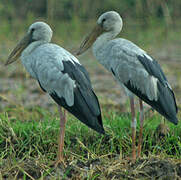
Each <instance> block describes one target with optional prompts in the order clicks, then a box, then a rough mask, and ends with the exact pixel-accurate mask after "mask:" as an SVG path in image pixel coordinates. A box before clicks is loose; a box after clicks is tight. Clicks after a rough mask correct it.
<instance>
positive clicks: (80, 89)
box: [40, 61, 104, 133]
mask: <svg viewBox="0 0 181 180" xmlns="http://www.w3.org/2000/svg"><path fill="white" fill-rule="evenodd" d="M63 65H64V70H63V72H62V73H67V74H68V75H69V76H70V78H71V79H73V80H75V83H76V87H75V89H74V105H73V106H71V107H70V106H68V105H67V103H66V101H65V99H64V98H62V97H61V98H60V97H58V95H57V94H56V93H55V92H54V93H51V94H50V96H51V97H52V98H53V99H54V100H55V102H56V103H57V104H59V105H60V106H63V107H64V108H65V109H67V110H68V111H69V112H70V113H72V114H73V115H74V116H75V117H77V118H78V119H79V120H80V121H82V122H83V123H85V124H86V125H87V126H89V127H90V128H92V129H94V130H96V131H97V132H99V133H104V129H103V124H102V117H101V109H100V105H99V101H98V99H97V96H96V95H95V93H94V91H93V89H92V86H91V82H90V79H89V75H88V72H87V71H86V69H85V68H84V67H83V66H82V65H80V64H78V63H76V62H74V63H72V62H71V61H63ZM40 86H41V85H40Z"/></svg>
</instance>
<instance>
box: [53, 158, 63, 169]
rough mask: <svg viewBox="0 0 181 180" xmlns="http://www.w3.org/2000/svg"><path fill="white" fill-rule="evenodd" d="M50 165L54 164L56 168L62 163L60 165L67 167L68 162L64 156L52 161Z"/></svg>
mask: <svg viewBox="0 0 181 180" xmlns="http://www.w3.org/2000/svg"><path fill="white" fill-rule="evenodd" d="M50 165H51V166H53V167H55V168H57V167H58V166H59V165H60V166H61V165H63V166H64V167H66V163H65V162H64V159H63V157H61V158H57V160H55V161H53V162H51V164H50Z"/></svg>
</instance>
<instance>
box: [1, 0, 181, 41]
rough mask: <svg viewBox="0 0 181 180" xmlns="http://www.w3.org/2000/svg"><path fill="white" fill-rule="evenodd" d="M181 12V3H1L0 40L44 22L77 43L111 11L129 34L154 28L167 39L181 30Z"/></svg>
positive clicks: (153, 0) (122, 0)
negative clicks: (35, 22)
mask: <svg viewBox="0 0 181 180" xmlns="http://www.w3.org/2000/svg"><path fill="white" fill-rule="evenodd" d="M180 9H181V1H180V0H100V1H97V0H38V1H37V0H16V1H13V0H1V1H0V17H1V21H0V22H1V24H0V26H1V29H0V32H1V34H0V37H1V38H2V36H4V35H9V36H11V34H12V33H15V34H16V35H17V32H21V31H24V30H25V29H26V28H27V26H29V25H30V24H31V23H32V22H34V21H36V20H44V21H46V22H48V23H49V24H50V25H51V27H52V28H53V29H54V30H55V29H56V34H58V35H59V37H60V38H61V39H62V40H63V41H65V40H67V39H71V41H72V40H73V41H74V40H75V41H76V40H78V39H80V37H82V32H85V30H87V29H89V27H90V24H93V23H95V21H96V19H97V17H98V16H99V15H101V14H102V13H103V12H105V11H108V10H115V11H118V12H119V13H120V15H121V16H122V17H123V21H124V25H125V27H124V29H125V30H126V32H127V31H129V30H128V29H131V31H133V32H135V31H137V30H138V28H139V29H140V28H141V29H144V30H146V29H148V28H149V29H150V28H152V29H153V30H154V31H156V32H157V31H161V33H162V35H164V37H165V36H167V35H168V31H169V29H170V28H174V29H175V28H177V27H180V22H179V19H180V17H181V11H180ZM138 26H139V27H138ZM160 28H161V29H162V30H160ZM12 30H13V31H12ZM123 31H124V30H123ZM18 34H19V33H18ZM159 35H160V34H159ZM13 37H14V34H13ZM72 38H73V39H72Z"/></svg>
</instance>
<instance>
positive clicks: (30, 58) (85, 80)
mask: <svg viewBox="0 0 181 180" xmlns="http://www.w3.org/2000/svg"><path fill="white" fill-rule="evenodd" d="M34 43H36V42H34ZM32 46H35V47H36V48H35V49H33V48H32ZM30 49H31V51H30ZM21 61H22V64H23V65H24V67H25V68H26V70H27V71H28V72H29V73H30V75H31V76H32V77H33V78H35V79H36V80H37V81H38V82H39V84H40V86H41V88H42V89H43V90H44V91H45V92H47V93H48V94H50V96H51V97H52V98H53V99H54V100H55V101H56V102H57V103H58V104H59V105H60V106H63V107H64V108H66V109H67V110H68V111H69V112H71V113H72V114H73V115H75V116H76V117H77V118H78V119H80V120H81V121H82V122H83V123H85V124H86V125H87V126H89V127H91V128H92V129H94V130H96V131H98V132H100V133H103V128H102V127H101V126H102V122H101V112H100V107H99V104H98V103H97V98H96V96H95V94H94V92H93V90H92V87H91V83H90V80H89V76H88V73H87V71H86V70H85V68H84V67H83V66H82V65H81V64H80V63H79V61H78V60H77V58H75V57H74V56H73V55H72V54H70V53H69V52H68V51H66V50H65V49H63V48H61V47H60V46H58V45H56V44H52V43H44V44H41V45H39V46H36V44H32V45H31V46H30V47H27V48H26V49H25V50H24V51H23V52H22V55H21ZM77 103H78V104H77ZM97 118H98V119H99V121H97Z"/></svg>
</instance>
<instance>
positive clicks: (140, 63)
mask: <svg viewBox="0 0 181 180" xmlns="http://www.w3.org/2000/svg"><path fill="white" fill-rule="evenodd" d="M93 54H94V55H95V57H96V59H98V61H99V62H100V63H101V64H102V65H103V66H104V67H105V68H106V69H107V70H108V71H110V72H112V73H113V75H114V77H115V79H116V80H117V81H118V82H119V83H120V85H122V86H123V87H124V88H125V90H126V93H127V95H128V96H133V95H134V94H135V95H136V96H138V97H139V98H140V99H142V100H143V101H145V102H146V103H148V104H149V105H151V106H152V107H153V108H154V109H155V110H156V111H158V112H159V113H160V114H162V115H163V116H164V117H165V118H167V119H168V120H169V121H171V122H173V123H174V124H177V122H178V120H177V118H176V116H175V115H176V113H177V106H176V102H175V97H174V94H173V91H172V89H171V86H170V85H169V83H168V81H167V78H166V77H165V75H164V73H163V71H162V69H161V67H160V65H159V64H158V63H157V61H155V60H154V59H153V58H152V57H150V56H149V55H148V54H147V53H146V52H145V51H144V50H142V49H141V48H139V47H138V46H137V45H135V44H134V43H132V42H131V41H128V40H126V39H123V38H117V39H113V40H110V41H108V42H107V43H104V44H103V45H102V46H101V47H97V44H96V42H95V43H94V44H93ZM110 59H111V61H110Z"/></svg>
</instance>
